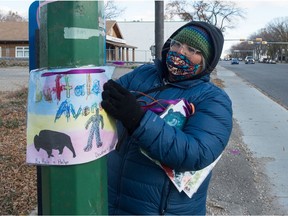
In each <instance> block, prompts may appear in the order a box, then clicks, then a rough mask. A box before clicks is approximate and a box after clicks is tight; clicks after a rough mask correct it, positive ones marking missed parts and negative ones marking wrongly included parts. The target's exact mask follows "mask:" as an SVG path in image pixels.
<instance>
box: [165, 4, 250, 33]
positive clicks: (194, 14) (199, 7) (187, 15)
mask: <svg viewBox="0 0 288 216" xmlns="http://www.w3.org/2000/svg"><path fill="white" fill-rule="evenodd" d="M165 11H166V19H173V18H174V17H179V18H180V19H182V20H184V21H192V20H199V21H204V22H208V23H210V24H212V25H215V26H217V27H218V28H220V29H221V30H222V31H223V32H224V31H225V30H226V29H228V28H233V27H234V26H235V24H236V22H237V21H238V19H239V18H244V14H245V11H244V10H243V9H242V8H240V7H237V5H236V3H235V2H229V1H224V0H223V1H221V0H212V1H209V0H201V1H194V2H192V3H191V2H190V1H188V0H172V1H170V2H169V3H168V4H167V5H166V9H165Z"/></svg>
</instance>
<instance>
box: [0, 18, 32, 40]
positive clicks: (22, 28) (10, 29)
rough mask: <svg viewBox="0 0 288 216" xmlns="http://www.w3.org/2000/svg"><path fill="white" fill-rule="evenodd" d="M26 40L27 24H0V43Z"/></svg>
mask: <svg viewBox="0 0 288 216" xmlns="http://www.w3.org/2000/svg"><path fill="white" fill-rule="evenodd" d="M28 40H29V39H28V22H12V21H10V22H0V41H28Z"/></svg>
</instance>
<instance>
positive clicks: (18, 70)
mask: <svg viewBox="0 0 288 216" xmlns="http://www.w3.org/2000/svg"><path fill="white" fill-rule="evenodd" d="M28 78H29V69H28V67H9V68H1V67H0V86H1V87H0V88H1V89H0V90H1V91H14V90H19V89H21V88H23V87H27V86H28Z"/></svg>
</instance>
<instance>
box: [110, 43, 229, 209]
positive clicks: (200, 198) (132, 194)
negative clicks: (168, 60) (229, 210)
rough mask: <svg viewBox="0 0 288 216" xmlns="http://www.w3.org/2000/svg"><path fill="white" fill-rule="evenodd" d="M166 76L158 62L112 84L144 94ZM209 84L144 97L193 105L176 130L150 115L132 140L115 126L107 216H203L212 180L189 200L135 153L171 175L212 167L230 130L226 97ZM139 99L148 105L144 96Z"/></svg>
mask: <svg viewBox="0 0 288 216" xmlns="http://www.w3.org/2000/svg"><path fill="white" fill-rule="evenodd" d="M164 48H165V46H164ZM165 70H167V68H165V67H164V66H163V64H162V62H158V63H157V62H156V64H153V65H149V64H148V65H143V66H140V67H138V68H136V69H135V70H134V71H132V72H131V73H129V74H126V75H124V76H123V77H121V78H120V79H119V80H118V81H117V82H118V83H120V84H121V85H122V86H123V87H124V88H126V89H128V90H133V91H139V92H146V91H148V90H149V89H152V88H155V87H158V86H162V85H164V84H165V83H164V81H163V74H165ZM209 79H210V75H209V73H207V74H203V75H202V76H201V77H199V78H197V79H193V80H186V81H182V82H177V83H171V86H170V87H169V88H167V89H165V90H162V91H156V92H152V93H150V94H149V96H150V97H153V98H155V99H165V100H169V99H172V100H174V99H181V98H185V99H186V100H188V101H189V102H190V103H193V104H194V106H195V113H194V115H192V116H191V117H190V118H189V119H188V120H187V122H186V124H185V126H184V128H182V129H181V130H180V129H178V128H175V127H172V126H169V125H168V124H167V123H166V122H164V120H163V119H161V118H160V117H159V115H157V114H156V113H154V112H152V111H150V110H148V111H147V112H146V113H145V115H144V116H143V118H142V119H141V122H140V125H139V127H137V128H136V129H135V131H134V132H133V133H132V134H129V135H127V133H125V132H124V131H125V129H124V128H123V127H122V126H121V125H120V124H119V127H118V133H119V140H120V143H119V145H118V147H117V149H116V150H114V151H112V152H110V153H109V155H108V194H109V198H108V199H109V214H111V215H117V214H126V215H143V214H146V215H148V214H149V215H151V214H153V215H160V214H167V215H169V214H178V215H179V214H180V215H203V214H205V213H206V197H207V189H208V184H209V181H210V178H211V174H209V175H208V177H207V178H206V179H205V180H204V182H203V183H202V185H201V186H200V188H199V189H198V191H197V192H196V193H195V194H194V195H193V196H192V198H189V197H188V196H187V195H186V194H185V193H184V192H181V193H180V192H178V190H177V189H176V187H175V186H174V185H173V183H172V182H171V181H170V180H169V179H168V177H167V176H166V174H165V172H164V171H163V170H162V169H161V168H160V167H159V166H158V165H156V164H155V163H154V162H152V161H151V160H150V159H148V158H147V157H146V156H144V155H143V154H142V153H141V152H140V148H141V149H144V150H145V151H146V152H148V154H149V155H150V156H152V157H153V158H154V159H156V160H158V161H161V162H162V163H163V164H165V165H167V166H168V167H170V168H172V169H175V170H176V171H196V170H200V169H202V168H204V167H206V166H208V165H209V164H211V163H212V162H213V161H214V160H215V159H216V158H217V157H218V156H219V155H220V154H221V153H222V152H223V150H224V148H225V147H226V145H227V143H228V140H229V136H230V133H231V129H232V109H231V101H230V99H229V97H228V96H227V95H226V93H225V92H224V91H223V90H221V89H220V88H218V87H217V86H215V85H214V84H212V83H211V82H209ZM139 99H141V100H142V101H143V100H144V101H146V102H147V103H151V102H152V101H151V99H150V98H149V97H145V96H143V97H141V98H139ZM125 134H126V136H125ZM123 136H124V137H123Z"/></svg>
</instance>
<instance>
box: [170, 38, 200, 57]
mask: <svg viewBox="0 0 288 216" xmlns="http://www.w3.org/2000/svg"><path fill="white" fill-rule="evenodd" d="M170 50H172V51H176V52H179V50H181V51H182V54H184V55H186V56H187V57H188V58H191V57H192V56H193V55H195V54H201V51H200V50H197V49H195V48H193V47H191V46H188V45H186V44H182V43H180V42H179V41H177V40H174V39H170Z"/></svg>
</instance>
